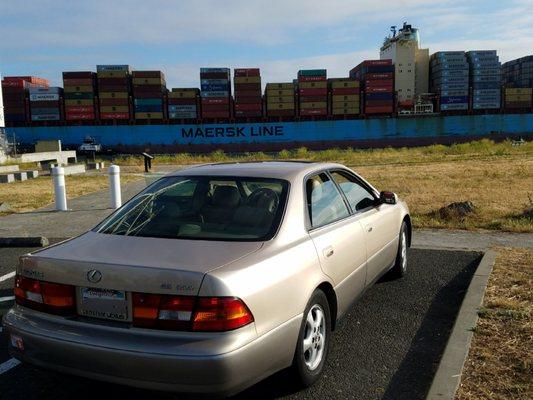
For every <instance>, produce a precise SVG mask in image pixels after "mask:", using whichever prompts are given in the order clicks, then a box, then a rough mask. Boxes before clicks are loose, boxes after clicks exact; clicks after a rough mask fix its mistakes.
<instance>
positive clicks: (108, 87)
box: [96, 65, 133, 120]
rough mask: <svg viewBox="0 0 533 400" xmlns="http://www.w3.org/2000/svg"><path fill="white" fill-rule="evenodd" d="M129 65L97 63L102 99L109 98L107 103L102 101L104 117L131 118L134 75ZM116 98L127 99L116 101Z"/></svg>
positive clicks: (99, 91) (102, 115)
mask: <svg viewBox="0 0 533 400" xmlns="http://www.w3.org/2000/svg"><path fill="white" fill-rule="evenodd" d="M131 72H132V71H131V68H130V66H129V65H97V66H96V76H97V84H98V93H99V98H100V99H108V101H105V102H104V103H105V105H104V104H103V103H102V102H100V110H99V111H100V116H101V118H102V119H118V120H124V119H131V118H132V117H133V114H132V111H133V109H132V108H131V107H130V99H131V97H132V76H131ZM114 99H126V100H127V104H126V105H125V104H124V101H123V100H119V101H114Z"/></svg>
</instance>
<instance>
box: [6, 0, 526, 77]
mask: <svg viewBox="0 0 533 400" xmlns="http://www.w3.org/2000/svg"><path fill="white" fill-rule="evenodd" d="M532 10H533V0H499V1H493V0H472V1H468V0H388V1H381V0H266V1H265V0H246V1H241V0H215V1H212V0H188V1H184V0H153V1H151V0H144V1H142V2H140V1H136V0H129V1H127V0H104V1H101V0H90V1H80V0H18V1H14V0H4V1H2V2H0V73H1V74H2V75H3V76H9V75H36V76H40V77H44V78H48V79H50V81H51V83H52V85H61V84H62V81H61V79H62V78H61V72H62V71H77V70H92V71H95V70H96V67H95V66H96V64H129V65H131V66H132V68H134V69H137V70H142V69H157V70H162V71H163V72H164V73H165V75H166V78H167V87H169V88H171V87H190V86H193V87H198V86H199V79H200V78H199V68H200V67H229V68H232V69H233V68H243V67H259V68H261V76H262V81H263V83H265V82H283V81H290V80H292V79H293V78H295V77H296V73H297V71H298V70H299V69H305V68H326V69H327V70H328V76H329V77H342V76H347V75H348V71H349V70H350V69H351V68H352V67H354V66H355V65H357V64H358V63H359V62H361V61H362V60H364V59H379V47H380V46H381V44H382V42H383V39H384V37H385V36H386V35H388V34H389V33H390V31H389V29H390V26H391V25H397V26H401V25H402V24H403V22H404V21H408V23H410V24H412V25H413V26H414V27H417V28H419V30H420V36H421V45H422V47H424V48H429V49H430V54H431V53H434V52H436V51H443V50H480V49H491V50H492V49H496V50H498V52H499V55H500V59H501V61H502V62H505V61H508V60H511V59H514V58H518V57H522V56H525V55H528V54H533V11H532Z"/></svg>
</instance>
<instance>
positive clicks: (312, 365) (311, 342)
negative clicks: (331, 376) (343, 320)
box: [292, 289, 331, 387]
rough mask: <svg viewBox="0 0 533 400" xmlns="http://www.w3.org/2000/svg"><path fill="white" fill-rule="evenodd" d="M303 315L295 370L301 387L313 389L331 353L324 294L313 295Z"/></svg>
mask: <svg viewBox="0 0 533 400" xmlns="http://www.w3.org/2000/svg"><path fill="white" fill-rule="evenodd" d="M303 315H304V316H303V320H302V324H301V327H300V334H299V335H298V342H297V345H296V351H295V353H294V361H293V366H292V368H293V371H294V373H295V375H296V378H297V379H298V381H299V383H300V384H301V386H303V387H309V386H311V385H313V384H314V383H315V382H316V381H317V380H318V379H319V378H320V376H321V375H322V371H323V370H324V365H325V363H326V359H327V356H328V352H329V341H330V335H331V314H330V310H329V303H328V299H327V297H326V295H325V294H324V292H323V291H321V290H318V289H317V290H315V291H314V292H313V295H312V296H311V299H310V300H309V302H308V303H307V306H306V308H305V311H304V314H303ZM320 319H321V321H322V322H320V321H319V320H320Z"/></svg>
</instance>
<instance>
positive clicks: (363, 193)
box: [331, 171, 376, 212]
mask: <svg viewBox="0 0 533 400" xmlns="http://www.w3.org/2000/svg"><path fill="white" fill-rule="evenodd" d="M331 176H332V177H333V179H334V180H335V182H337V184H338V185H339V187H340V188H341V190H342V192H343V193H344V195H345V196H346V199H347V200H348V203H349V204H350V206H351V207H352V210H353V211H355V212H357V211H360V210H364V209H365V208H368V207H372V206H374V205H375V204H376V199H375V197H374V196H373V195H372V193H370V192H369V191H368V190H367V189H366V188H365V187H364V186H362V185H361V184H360V183H359V182H357V180H356V179H355V178H354V177H352V176H350V175H349V174H343V173H342V172H338V171H332V172H331Z"/></svg>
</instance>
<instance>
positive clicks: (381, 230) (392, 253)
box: [331, 170, 399, 285]
mask: <svg viewBox="0 0 533 400" xmlns="http://www.w3.org/2000/svg"><path fill="white" fill-rule="evenodd" d="M331 176H332V178H333V179H334V181H335V182H336V183H337V185H338V186H339V187H340V189H341V191H342V192H343V194H344V196H345V197H346V200H347V202H348V204H349V205H350V208H351V211H352V212H353V213H354V215H359V217H360V219H359V221H360V222H361V224H362V227H363V230H364V232H365V244H366V254H367V268H366V271H367V272H366V284H367V285H369V284H372V283H373V282H374V281H375V280H376V279H377V278H378V277H379V276H380V275H381V274H382V273H383V271H384V270H385V269H387V268H388V267H390V266H391V265H392V263H393V262H394V259H395V257H396V251H397V249H398V235H399V231H397V229H396V226H397V222H396V221H397V220H398V218H397V214H398V211H397V207H396V206H394V205H390V204H381V202H380V201H379V197H378V196H377V193H375V191H374V190H373V189H372V188H371V187H370V186H369V185H368V184H366V182H364V181H363V180H362V179H360V178H359V177H357V176H355V175H353V174H352V173H350V172H349V171H347V170H334V171H331Z"/></svg>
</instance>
